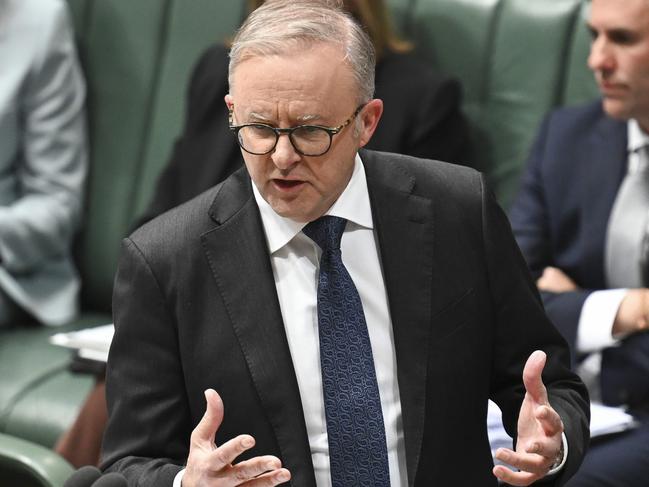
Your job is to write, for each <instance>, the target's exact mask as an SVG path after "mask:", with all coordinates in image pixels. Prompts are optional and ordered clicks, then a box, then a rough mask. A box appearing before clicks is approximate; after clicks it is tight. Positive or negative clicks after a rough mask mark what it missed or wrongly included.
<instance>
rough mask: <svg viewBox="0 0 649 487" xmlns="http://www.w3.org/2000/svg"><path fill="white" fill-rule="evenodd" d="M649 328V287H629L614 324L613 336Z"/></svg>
mask: <svg viewBox="0 0 649 487" xmlns="http://www.w3.org/2000/svg"><path fill="white" fill-rule="evenodd" d="M648 329H649V289H647V288H641V289H629V291H628V292H627V293H626V295H625V296H624V299H622V303H620V307H619V309H618V310H617V315H616V316H615V323H614V324H613V336H619V335H628V334H631V333H638V332H640V331H646V330H648Z"/></svg>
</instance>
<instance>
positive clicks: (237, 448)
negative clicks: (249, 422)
mask: <svg viewBox="0 0 649 487" xmlns="http://www.w3.org/2000/svg"><path fill="white" fill-rule="evenodd" d="M253 446H255V439H254V438H253V437H252V436H250V435H239V436H237V437H236V438H232V439H231V440H229V441H226V442H225V443H223V444H222V445H221V446H220V447H218V448H217V449H216V450H214V451H213V452H212V453H211V454H210V459H209V465H210V470H213V471H215V472H216V471H218V470H221V469H223V468H225V467H229V466H230V465H231V464H232V463H233V462H234V461H235V460H236V458H237V457H238V456H239V455H241V454H242V453H243V452H244V451H246V450H249V449H250V448H252V447H253Z"/></svg>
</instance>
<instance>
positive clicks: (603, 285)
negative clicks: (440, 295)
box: [510, 0, 649, 487]
mask: <svg viewBox="0 0 649 487" xmlns="http://www.w3.org/2000/svg"><path fill="white" fill-rule="evenodd" d="M589 27H590V29H591V31H592V33H593V44H592V48H591V53H590V57H589V60H588V63H589V66H590V68H591V69H592V70H593V71H594V73H595V76H596V79H597V81H598V83H599V85H600V88H601V92H602V96H603V99H602V100H601V101H597V102H595V103H590V104H588V105H586V106H583V107H576V108H567V109H561V110H558V111H556V112H554V113H552V114H551V115H550V116H549V117H548V118H547V120H546V121H545V123H544V124H543V126H542V128H541V130H540V132H539V136H538V138H537V140H536V143H535V145H534V147H533V149H532V153H531V157H530V160H529V164H528V166H527V170H526V172H525V174H524V176H523V180H522V186H521V191H520V194H519V195H518V198H517V200H516V202H515V203H514V205H513V207H512V209H511V212H510V217H511V222H512V226H513V229H514V234H515V236H516V239H517V240H518V243H519V245H520V247H521V249H522V251H523V254H524V255H525V257H526V259H527V262H528V264H529V265H530V267H531V269H532V273H533V274H534V275H535V276H536V277H537V278H538V281H537V284H538V287H539V289H540V290H541V291H542V296H543V299H544V303H545V306H546V309H547V311H548V315H549V316H550V318H551V319H552V320H553V321H554V323H555V324H556V325H557V327H558V328H559V330H560V331H561V332H562V334H563V335H564V337H565V338H566V339H567V340H568V342H569V343H570V345H571V349H572V351H573V354H574V357H575V359H576V363H577V364H578V365H577V370H579V372H580V373H581V374H582V378H583V379H584V380H585V381H586V383H587V384H588V385H589V389H590V392H591V396H592V397H593V398H594V399H595V400H600V401H603V402H604V403H607V404H612V405H620V404H625V405H628V406H630V408H631V410H632V411H634V412H635V413H636V415H637V418H638V419H639V420H640V421H641V425H640V427H639V428H638V429H637V430H635V431H633V432H628V433H624V434H622V435H619V436H617V437H613V438H607V439H604V440H599V441H597V442H594V443H593V445H592V446H591V449H590V451H589V453H588V455H587V456H586V458H585V460H584V465H583V466H582V468H581V470H580V471H579V473H578V474H577V475H576V476H575V478H574V479H573V480H572V481H571V482H570V484H569V485H570V486H571V487H572V486H582V485H583V486H598V485H625V486H631V487H633V486H641V485H646V482H647V481H646V479H647V478H648V476H649V460H648V459H649V424H648V422H647V416H646V411H647V410H648V408H649V379H648V377H649V335H647V334H646V333H644V332H645V331H646V330H647V327H648V320H649V290H648V289H647V285H648V284H649V283H648V282H647V281H646V275H644V276H643V272H644V271H646V265H647V263H646V254H643V253H644V252H645V251H646V250H644V249H645V248H646V243H647V233H646V231H647V228H648V227H647V223H648V222H649V219H648V216H649V205H647V198H646V197H644V196H643V194H644V195H647V194H649V184H646V183H645V184H644V186H642V185H641V186H640V191H639V193H637V194H633V193H632V192H631V193H630V192H629V190H630V189H631V190H633V188H634V186H633V185H634V184H635V182H636V181H639V182H640V183H642V179H643V178H644V180H645V181H646V182H649V177H648V176H647V174H648V173H647V172H644V171H646V169H643V166H646V164H647V162H649V161H648V158H647V153H646V150H647V142H649V135H647V133H648V131H649V2H647V1H646V0H624V1H618V0H594V1H593V2H592V5H591V13H590V19H589ZM643 242H644V243H643Z"/></svg>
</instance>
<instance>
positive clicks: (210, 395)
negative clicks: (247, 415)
mask: <svg viewBox="0 0 649 487" xmlns="http://www.w3.org/2000/svg"><path fill="white" fill-rule="evenodd" d="M205 403H206V405H205V414H203V417H202V418H201V420H200V421H199V422H198V424H197V425H196V427H195V428H194V431H192V435H191V442H192V443H194V444H195V443H206V442H209V443H210V444H212V445H214V435H215V434H216V432H217V430H218V429H219V427H220V426H221V422H222V421H223V401H222V400H221V396H219V395H218V393H217V392H216V391H215V390H214V389H207V390H206V391H205Z"/></svg>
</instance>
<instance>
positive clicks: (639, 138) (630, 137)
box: [627, 118, 649, 152]
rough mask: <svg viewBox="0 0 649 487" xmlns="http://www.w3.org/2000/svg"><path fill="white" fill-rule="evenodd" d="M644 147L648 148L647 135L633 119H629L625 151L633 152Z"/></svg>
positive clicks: (648, 140) (648, 137)
mask: <svg viewBox="0 0 649 487" xmlns="http://www.w3.org/2000/svg"><path fill="white" fill-rule="evenodd" d="M645 146H649V134H647V133H646V132H645V131H643V130H642V129H641V128H640V125H639V124H638V122H637V121H636V120H635V119H633V118H632V119H630V120H629V121H628V122H627V149H628V150H629V152H634V151H637V150H638V149H642V148H643V147H645Z"/></svg>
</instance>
